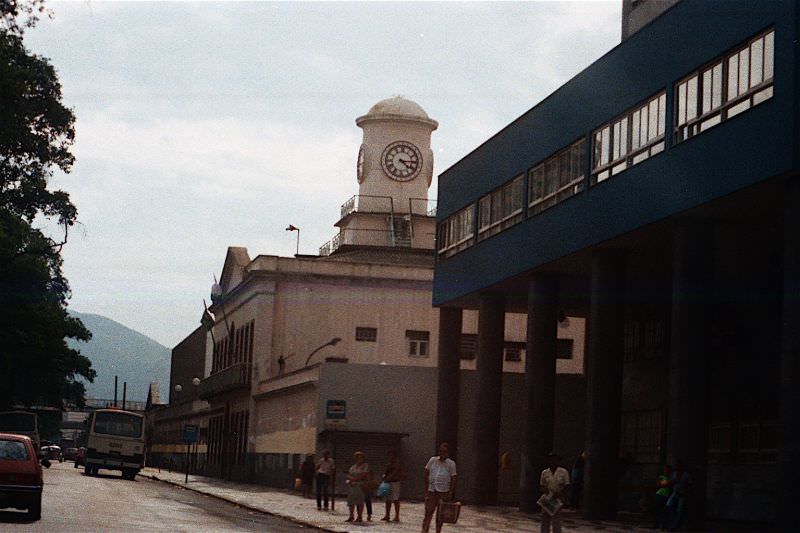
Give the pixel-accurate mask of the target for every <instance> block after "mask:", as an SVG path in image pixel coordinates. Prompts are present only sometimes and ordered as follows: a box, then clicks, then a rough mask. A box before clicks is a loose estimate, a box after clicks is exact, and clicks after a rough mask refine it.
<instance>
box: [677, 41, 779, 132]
mask: <svg viewBox="0 0 800 533" xmlns="http://www.w3.org/2000/svg"><path fill="white" fill-rule="evenodd" d="M774 55H775V31H774V30H768V31H766V32H764V33H762V34H761V35H759V36H757V37H755V38H754V39H751V40H750V41H748V42H747V43H745V44H744V45H742V46H740V47H738V48H736V49H735V50H734V51H733V52H731V53H729V54H726V55H725V56H723V57H722V58H721V59H719V60H717V61H714V62H713V63H712V64H710V65H708V66H706V67H704V68H702V69H700V70H699V71H698V72H695V73H693V74H692V75H690V76H689V77H687V78H685V79H684V80H682V81H680V82H678V84H677V85H676V86H675V109H676V113H675V142H681V141H684V140H686V139H689V138H691V137H694V136H695V135H697V134H698V133H700V132H702V131H705V130H707V129H709V128H711V127H713V126H716V125H717V124H719V123H721V122H723V121H725V120H727V119H729V118H731V117H732V116H734V115H737V114H739V113H741V112H742V111H745V110H747V109H750V108H751V107H753V106H755V105H757V104H760V103H761V102H764V101H766V100H769V99H770V98H772V84H773V79H772V78H773V71H774Z"/></svg>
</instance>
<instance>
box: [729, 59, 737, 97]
mask: <svg viewBox="0 0 800 533" xmlns="http://www.w3.org/2000/svg"><path fill="white" fill-rule="evenodd" d="M738 94H739V58H738V56H733V57H731V58H729V59H728V100H732V99H733V98H736V96H737V95H738Z"/></svg>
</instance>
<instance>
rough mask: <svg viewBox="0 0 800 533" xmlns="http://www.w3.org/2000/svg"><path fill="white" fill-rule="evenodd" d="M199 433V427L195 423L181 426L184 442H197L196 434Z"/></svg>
mask: <svg viewBox="0 0 800 533" xmlns="http://www.w3.org/2000/svg"><path fill="white" fill-rule="evenodd" d="M198 433H200V427H199V426H198V425H197V424H186V425H184V426H183V442H184V443H186V444H194V443H195V442H197V435H198Z"/></svg>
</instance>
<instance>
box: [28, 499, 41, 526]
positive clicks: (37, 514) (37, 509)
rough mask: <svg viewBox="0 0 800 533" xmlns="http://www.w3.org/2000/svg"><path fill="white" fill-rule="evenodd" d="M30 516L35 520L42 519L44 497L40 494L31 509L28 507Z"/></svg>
mask: <svg viewBox="0 0 800 533" xmlns="http://www.w3.org/2000/svg"><path fill="white" fill-rule="evenodd" d="M28 516H30V517H31V518H33V519H34V520H39V519H41V518H42V495H41V494H38V495H37V496H36V499H35V500H34V501H33V503H32V504H31V506H30V507H28Z"/></svg>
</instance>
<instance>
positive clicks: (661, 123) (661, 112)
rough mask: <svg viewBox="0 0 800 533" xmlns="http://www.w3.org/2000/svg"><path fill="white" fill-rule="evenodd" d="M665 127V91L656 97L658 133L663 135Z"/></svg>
mask: <svg viewBox="0 0 800 533" xmlns="http://www.w3.org/2000/svg"><path fill="white" fill-rule="evenodd" d="M666 127H667V93H664V94H662V95H661V96H659V97H658V134H659V135H664V130H665V129H666Z"/></svg>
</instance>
